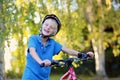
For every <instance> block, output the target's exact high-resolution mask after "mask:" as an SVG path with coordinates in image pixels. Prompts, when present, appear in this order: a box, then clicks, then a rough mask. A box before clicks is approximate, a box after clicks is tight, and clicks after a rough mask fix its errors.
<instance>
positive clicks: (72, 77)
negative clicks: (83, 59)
mask: <svg viewBox="0 0 120 80" xmlns="http://www.w3.org/2000/svg"><path fill="white" fill-rule="evenodd" d="M60 80H77V78H76V74H75V71H74V69H73V67H70V68H69V70H68V71H67V72H66V73H65V74H64V75H63V76H62V77H61V78H60Z"/></svg>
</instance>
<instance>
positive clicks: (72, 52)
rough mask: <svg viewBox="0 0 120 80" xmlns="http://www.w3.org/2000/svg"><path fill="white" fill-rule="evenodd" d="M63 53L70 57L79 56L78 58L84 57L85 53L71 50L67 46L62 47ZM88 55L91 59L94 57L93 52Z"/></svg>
mask: <svg viewBox="0 0 120 80" xmlns="http://www.w3.org/2000/svg"><path fill="white" fill-rule="evenodd" d="M62 51H63V52H65V53H68V54H69V55H72V56H77V57H80V56H82V55H84V53H80V52H78V51H76V50H72V49H69V48H67V47H65V46H63V47H62ZM86 54H87V55H89V57H90V58H93V57H94V54H93V52H87V53H86Z"/></svg>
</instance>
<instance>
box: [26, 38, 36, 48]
mask: <svg viewBox="0 0 120 80" xmlns="http://www.w3.org/2000/svg"><path fill="white" fill-rule="evenodd" d="M35 42H36V41H35V38H34V36H30V37H29V41H28V49H29V48H31V47H34V48H36V44H35Z"/></svg>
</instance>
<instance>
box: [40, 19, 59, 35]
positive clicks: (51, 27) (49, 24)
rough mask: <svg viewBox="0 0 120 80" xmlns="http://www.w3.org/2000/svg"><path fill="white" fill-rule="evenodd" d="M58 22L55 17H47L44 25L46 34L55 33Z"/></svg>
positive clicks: (43, 28) (43, 30) (43, 31)
mask: <svg viewBox="0 0 120 80" xmlns="http://www.w3.org/2000/svg"><path fill="white" fill-rule="evenodd" d="M57 26H58V24H57V22H56V21H55V20H53V19H46V20H45V22H44V23H43V25H42V33H43V34H44V35H45V36H49V35H54V34H56V32H57Z"/></svg>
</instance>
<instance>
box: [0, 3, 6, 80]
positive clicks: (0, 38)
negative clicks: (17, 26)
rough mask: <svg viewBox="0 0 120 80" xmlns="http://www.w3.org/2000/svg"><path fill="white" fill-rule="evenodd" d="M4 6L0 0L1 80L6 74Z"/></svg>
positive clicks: (3, 79)
mask: <svg viewBox="0 0 120 80" xmlns="http://www.w3.org/2000/svg"><path fill="white" fill-rule="evenodd" d="M2 11H3V7H2V1H0V15H1V16H0V80H5V76H4V54H3V51H4V49H3V43H4V42H3V41H4V40H3V35H2V34H3V31H2V30H4V29H3V28H4V27H3V13H2Z"/></svg>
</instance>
